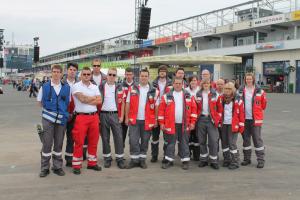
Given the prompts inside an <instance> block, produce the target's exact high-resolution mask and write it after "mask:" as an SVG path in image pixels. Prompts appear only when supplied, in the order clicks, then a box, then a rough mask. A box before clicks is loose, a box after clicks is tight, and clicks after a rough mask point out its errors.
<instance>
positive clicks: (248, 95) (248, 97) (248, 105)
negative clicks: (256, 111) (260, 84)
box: [245, 87, 254, 119]
mask: <svg viewBox="0 0 300 200" xmlns="http://www.w3.org/2000/svg"><path fill="white" fill-rule="evenodd" d="M253 92H254V88H247V87H246V92H245V113H246V119H253V116H252V98H253Z"/></svg>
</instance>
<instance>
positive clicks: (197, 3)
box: [0, 0, 248, 56]
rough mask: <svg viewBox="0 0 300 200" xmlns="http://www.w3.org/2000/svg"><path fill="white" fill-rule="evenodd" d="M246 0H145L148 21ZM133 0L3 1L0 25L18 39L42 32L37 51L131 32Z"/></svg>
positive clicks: (48, 51)
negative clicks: (149, 16)
mask: <svg viewBox="0 0 300 200" xmlns="http://www.w3.org/2000/svg"><path fill="white" fill-rule="evenodd" d="M246 1H248V0H182V1H181V0H149V1H148V6H149V7H151V8H152V16H151V26H154V25H159V24H162V23H166V22H170V21H174V20H177V19H182V18H186V17H190V16H193V15H198V14H202V13H205V12H209V11H213V10H216V9H221V8H225V7H228V6H232V5H235V4H239V3H243V2H246ZM134 6H135V0H85V1H83V0H5V1H1V5H0V28H3V29H5V39H6V40H8V41H11V40H12V35H14V41H15V43H16V44H30V43H33V37H35V36H39V37H40V46H41V55H42V56H45V55H48V54H52V53H56V52H58V51H62V50H66V49H70V48H73V47H77V46H80V45H84V44H88V43H91V42H96V41H99V40H102V39H107V38H110V37H114V36H118V35H121V34H125V33H129V32H132V31H133V30H134Z"/></svg>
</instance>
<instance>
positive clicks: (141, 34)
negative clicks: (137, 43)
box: [137, 7, 151, 39]
mask: <svg viewBox="0 0 300 200" xmlns="http://www.w3.org/2000/svg"><path fill="white" fill-rule="evenodd" d="M150 19H151V8H147V7H141V8H140V16H139V21H138V30H137V38H138V39H147V38H148V33H149V27H150Z"/></svg>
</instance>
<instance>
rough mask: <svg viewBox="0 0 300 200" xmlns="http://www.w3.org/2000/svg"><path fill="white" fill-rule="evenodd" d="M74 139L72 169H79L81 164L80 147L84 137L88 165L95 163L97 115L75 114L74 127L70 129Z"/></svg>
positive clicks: (97, 133) (97, 134) (97, 135)
mask: <svg viewBox="0 0 300 200" xmlns="http://www.w3.org/2000/svg"><path fill="white" fill-rule="evenodd" d="M72 134H73V139H74V143H75V144H74V151H73V160H72V166H73V168H74V169H80V168H81V165H82V161H83V158H82V153H83V152H82V148H83V145H84V140H85V137H87V139H88V159H87V160H88V166H95V165H97V145H98V140H99V116H98V114H97V113H96V114H94V115H81V114H78V115H77V116H76V120H75V123H74V128H73V131H72Z"/></svg>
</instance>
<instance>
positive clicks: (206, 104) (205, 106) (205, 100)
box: [202, 91, 210, 115]
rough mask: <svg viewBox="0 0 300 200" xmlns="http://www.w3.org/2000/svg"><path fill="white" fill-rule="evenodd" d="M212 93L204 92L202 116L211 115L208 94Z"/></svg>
mask: <svg viewBox="0 0 300 200" xmlns="http://www.w3.org/2000/svg"><path fill="white" fill-rule="evenodd" d="M209 93H210V92H209V91H208V92H205V91H203V92H202V102H203V103H202V104H203V105H202V115H209V102H208V94H209Z"/></svg>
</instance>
